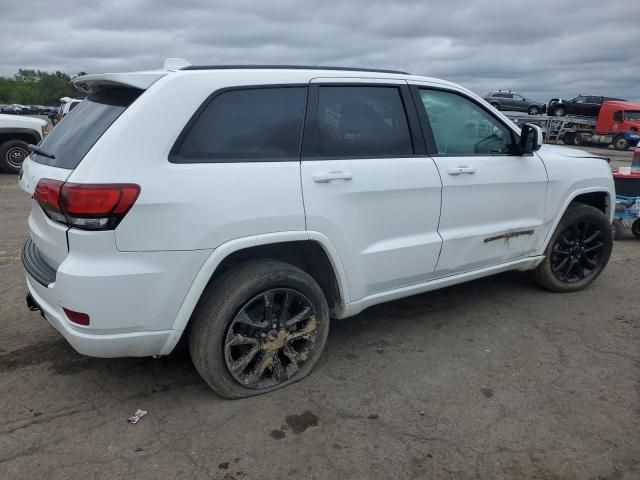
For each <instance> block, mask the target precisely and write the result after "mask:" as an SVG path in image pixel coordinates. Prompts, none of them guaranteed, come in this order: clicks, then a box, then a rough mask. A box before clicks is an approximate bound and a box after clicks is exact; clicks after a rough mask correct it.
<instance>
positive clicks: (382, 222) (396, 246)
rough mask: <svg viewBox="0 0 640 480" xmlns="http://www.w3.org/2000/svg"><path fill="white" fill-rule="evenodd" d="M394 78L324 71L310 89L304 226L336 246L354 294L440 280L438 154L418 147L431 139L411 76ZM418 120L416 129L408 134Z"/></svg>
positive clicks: (355, 296) (304, 165)
mask: <svg viewBox="0 0 640 480" xmlns="http://www.w3.org/2000/svg"><path fill="white" fill-rule="evenodd" d="M365 81H366V82H367V84H368V85H361V84H359V82H365ZM337 82H339V83H340V84H343V85H336V83H337ZM345 83H346V85H344V84H345ZM388 83H390V82H385V83H381V82H375V83H372V82H371V81H370V80H364V79H362V80H359V81H358V79H352V80H346V81H345V79H317V80H314V82H313V84H317V85H318V86H317V87H315V88H314V87H311V89H310V95H309V105H308V109H307V110H308V115H307V121H306V125H305V133H304V145H303V157H302V162H301V164H302V170H301V177H302V189H303V194H304V206H305V214H306V220H307V229H308V230H311V231H316V232H320V233H322V234H324V235H326V236H327V237H328V238H329V239H330V240H331V242H332V243H333V245H334V247H335V248H336V250H337V251H338V254H339V256H340V261H341V262H342V264H343V266H344V269H345V271H346V274H347V278H348V283H349V293H350V296H351V298H350V299H349V300H350V301H355V300H359V299H362V298H364V297H366V296H368V295H371V294H374V293H378V292H382V291H387V290H391V289H394V288H399V287H404V286H407V285H411V284H415V283H420V282H423V281H426V280H429V279H431V278H433V277H434V270H435V266H436V262H437V259H438V255H439V253H440V248H441V244H442V241H441V239H440V236H439V234H438V231H437V226H438V218H439V216H440V194H441V181H440V176H439V175H438V171H437V169H436V167H435V164H434V162H433V160H432V159H431V158H429V157H428V156H426V155H425V154H424V153H413V152H415V151H417V152H420V149H422V152H424V141H423V139H422V137H421V132H420V129H419V125H418V123H417V117H416V112H415V107H414V106H413V102H412V101H411V97H410V95H409V92H408V88H407V86H406V82H396V83H395V85H388ZM331 89H333V90H331ZM340 89H342V90H340ZM383 90H384V91H383ZM403 92H404V93H403ZM402 99H404V104H405V105H406V106H407V107H408V108H409V109H411V108H413V109H414V110H413V111H411V110H406V109H405V108H403V106H402V105H403V100H402ZM407 100H408V102H407ZM412 117H413V118H414V119H415V122H414V121H412ZM407 118H408V119H409V120H408V122H407ZM414 123H415V125H414ZM414 127H415V131H417V132H418V133H419V135H418V136H416V134H415V132H414V133H413V134H411V135H410V136H409V131H410V130H412V129H413V128H414ZM407 140H409V144H408V147H407V143H406V142H407ZM411 142H412V143H413V147H412V145H411ZM407 148H408V149H409V151H408V152H407ZM383 152H384V156H381V155H380V154H381V153H383ZM376 153H377V155H376Z"/></svg>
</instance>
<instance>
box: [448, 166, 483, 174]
mask: <svg viewBox="0 0 640 480" xmlns="http://www.w3.org/2000/svg"><path fill="white" fill-rule="evenodd" d="M447 173H448V174H449V175H460V174H461V173H469V174H471V173H476V169H475V168H473V167H467V166H466V165H460V166H458V167H451V168H449V169H448V170H447Z"/></svg>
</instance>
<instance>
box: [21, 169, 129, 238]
mask: <svg viewBox="0 0 640 480" xmlns="http://www.w3.org/2000/svg"><path fill="white" fill-rule="evenodd" d="M139 194H140V186H139V185H136V184H133V183H118V184H80V183H63V182H59V181H57V180H50V179H42V180H40V182H38V185H37V186H36V189H35V192H34V195H33V196H34V198H35V199H36V200H37V201H38V203H40V205H41V206H42V209H43V210H44V211H45V213H46V214H47V215H48V216H49V217H50V218H51V219H52V220H56V221H58V222H63V223H66V224H68V225H70V226H72V227H77V228H81V229H84V230H112V229H114V228H116V226H118V224H119V223H120V221H121V220H122V219H123V218H124V216H125V215H126V214H127V212H128V211H129V210H130V209H131V207H132V206H133V204H134V203H135V201H136V199H137V198H138V195H139Z"/></svg>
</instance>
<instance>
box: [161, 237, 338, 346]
mask: <svg viewBox="0 0 640 480" xmlns="http://www.w3.org/2000/svg"><path fill="white" fill-rule="evenodd" d="M310 236H313V232H305V231H300V232H282V233H280V234H275V235H271V234H268V235H258V236H255V237H246V238H242V239H236V240H232V241H229V242H227V243H225V244H223V245H221V246H219V247H217V248H216V249H215V250H213V251H212V252H211V254H210V255H209V258H208V259H207V260H205V262H204V263H203V265H202V267H201V268H200V271H199V272H198V274H197V275H196V277H195V278H194V280H193V282H192V284H191V287H190V288H189V290H188V292H187V294H186V296H185V298H184V300H183V301H182V305H181V306H180V309H179V310H178V314H177V315H176V319H175V321H174V324H173V327H172V329H173V330H174V331H175V335H174V336H172V338H171V339H170V340H169V341H168V342H167V344H165V346H164V348H163V349H162V352H161V354H162V355H166V354H168V353H170V352H171V350H173V348H174V347H175V345H176V344H177V343H178V340H179V339H180V337H181V335H182V332H183V331H184V330H185V329H186V328H187V326H188V324H189V321H190V318H191V315H192V314H193V311H194V310H195V308H196V305H197V304H198V302H199V301H200V299H201V298H202V295H203V293H204V291H205V289H206V287H207V285H209V283H211V282H212V281H214V280H215V279H216V278H217V277H219V275H221V274H222V273H223V272H224V271H227V270H228V269H229V268H231V267H232V266H233V264H238V263H239V262H242V261H245V260H252V259H264V258H267V259H269V258H270V259H277V260H282V261H285V262H289V263H291V264H292V265H295V266H298V267H299V268H301V269H302V270H303V271H307V272H308V273H309V274H310V275H311V276H312V277H313V278H314V279H315V280H316V282H318V284H319V285H320V287H321V288H322V290H323V293H324V294H325V296H326V297H327V302H328V304H329V307H330V309H331V312H332V316H335V317H341V316H342V315H341V314H342V311H343V310H344V306H345V304H346V302H347V301H348V298H349V297H348V290H347V284H346V277H345V275H344V270H343V269H342V264H341V263H340V260H339V259H338V258H337V254H336V251H335V249H334V248H333V246H332V245H331V244H330V243H329V242H328V239H325V238H314V239H309V237H310ZM317 236H320V237H323V236H321V235H317ZM309 254H311V255H312V256H311V257H309V256H308V255H309ZM300 265H303V266H302V267H300ZM307 269H308V270H307Z"/></svg>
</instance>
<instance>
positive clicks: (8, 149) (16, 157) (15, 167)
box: [0, 140, 29, 173]
mask: <svg viewBox="0 0 640 480" xmlns="http://www.w3.org/2000/svg"><path fill="white" fill-rule="evenodd" d="M28 156H29V149H28V148H27V142H23V141H22V140H9V141H7V142H4V143H3V144H2V145H0V170H4V171H5V172H7V173H18V171H20V167H22V162H24V159H25V158H27V157H28Z"/></svg>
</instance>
